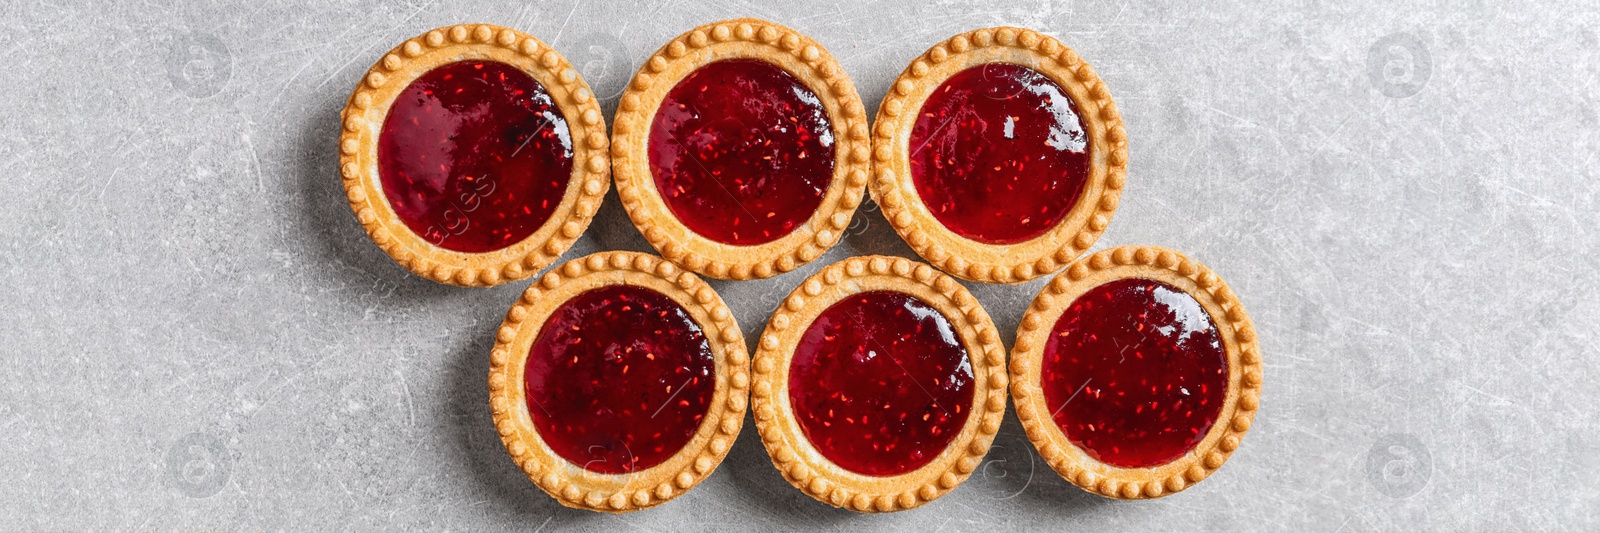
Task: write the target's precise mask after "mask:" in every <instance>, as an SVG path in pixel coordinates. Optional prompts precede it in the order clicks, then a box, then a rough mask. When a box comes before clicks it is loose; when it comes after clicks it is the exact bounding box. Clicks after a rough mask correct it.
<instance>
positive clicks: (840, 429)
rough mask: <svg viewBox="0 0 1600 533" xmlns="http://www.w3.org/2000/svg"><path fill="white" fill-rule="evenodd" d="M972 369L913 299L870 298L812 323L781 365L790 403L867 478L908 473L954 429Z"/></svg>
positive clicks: (814, 439)
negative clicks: (786, 363)
mask: <svg viewBox="0 0 1600 533" xmlns="http://www.w3.org/2000/svg"><path fill="white" fill-rule="evenodd" d="M972 388H973V383H972V366H971V363H970V362H969V361H968V360H967V350H966V348H964V347H963V346H962V344H961V341H960V340H959V339H958V338H957V337H956V334H955V331H954V329H952V328H951V326H950V322H949V321H948V320H946V319H945V317H944V315H942V314H939V311H938V310H936V309H934V308H933V307H930V306H929V305H928V304H926V303H924V302H923V301H922V300H918V299H917V298H916V297H913V296H910V295H907V294H904V293H899V292H892V291H872V292H863V293H860V294H856V295H853V296H851V297H849V298H847V299H844V300H841V301H839V302H838V303H836V304H834V305H833V306H831V307H829V308H828V309H827V310H825V311H823V312H822V314H820V315H818V316H817V319H816V320H815V321H814V322H812V323H811V326H810V328H809V329H807V330H806V333H805V336H803V337H802V338H801V339H800V344H799V345H798V346H797V347H796V349H795V354H794V359H793V361H792V362H791V363H790V367H789V404H790V406H791V407H792V408H793V409H794V415H795V418H796V419H797V420H799V422H800V428H801V429H802V430H803V431H805V434H806V438H807V439H808V440H810V441H811V444H812V445H813V446H815V447H816V448H817V451H819V452H822V455H823V456H825V457H827V458H828V460H830V461H833V462H834V463H835V464H837V465H839V466H842V467H844V468H846V469H849V470H851V471H854V472H857V473H860V474H866V475H874V476H892V475H897V474H903V473H906V472H910V471H912V470H916V469H917V468H919V467H921V466H922V465H925V464H928V462H929V461H932V460H933V459H934V458H935V457H938V456H939V454H940V453H941V452H943V451H944V449H945V447H946V446H948V445H949V444H950V440H951V439H953V438H955V436H956V434H958V433H960V432H961V426H962V425H963V424H965V423H966V421H967V414H968V411H970V410H971V408H972V394H973V392H972Z"/></svg>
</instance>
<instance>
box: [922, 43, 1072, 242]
mask: <svg viewBox="0 0 1600 533" xmlns="http://www.w3.org/2000/svg"><path fill="white" fill-rule="evenodd" d="M909 149H910V154H909V155H910V160H911V176H912V182H913V183H914V184H916V187H917V195H918V196H920V197H921V198H922V203H923V205H926V206H927V207H928V210H929V211H931V212H932V213H933V217H934V218H936V219H938V220H939V222H940V223H941V224H944V225H945V227H947V228H950V231H953V232H955V233H956V234H957V235H960V236H962V237H966V238H968V239H972V240H975V241H978V242H983V243H988V244H1014V243H1019V242H1023V241H1026V240H1029V239H1032V238H1034V237H1038V236H1040V235H1043V234H1044V233H1045V232H1048V231H1050V229H1051V228H1054V227H1055V226H1056V224H1058V223H1060V222H1061V219H1062V218H1064V217H1066V216H1067V213H1068V212H1069V211H1071V210H1072V206H1073V205H1076V204H1077V203H1078V197H1080V196H1082V195H1083V184H1084V182H1085V180H1087V179H1088V176H1089V142H1088V137H1086V136H1085V135H1084V126H1083V120H1082V119H1081V118H1080V117H1079V116H1078V105H1077V103H1076V102H1073V100H1072V97H1071V95H1068V94H1067V92H1066V91H1065V90H1063V89H1062V88H1061V86H1060V85H1057V84H1056V82H1055V81H1054V80H1051V79H1050V78H1049V77H1048V76H1045V75H1044V74H1040V73H1039V71H1037V70H1033V69H1031V68H1028V67H1024V66H1020V65H1013V64H1010V63H988V64H984V65H979V66H976V67H972V68H969V69H966V70H963V71H961V72H959V73H956V75H954V76H951V77H950V79H948V80H945V82H944V84H942V85H940V86H939V88H938V89H937V90H935V91H934V92H933V94H932V95H929V96H928V100H927V101H926V102H925V103H923V104H922V111H921V113H920V114H919V115H918V116H917V122H916V124H915V125H914V126H913V127H912V129H911V138H910V145H909Z"/></svg>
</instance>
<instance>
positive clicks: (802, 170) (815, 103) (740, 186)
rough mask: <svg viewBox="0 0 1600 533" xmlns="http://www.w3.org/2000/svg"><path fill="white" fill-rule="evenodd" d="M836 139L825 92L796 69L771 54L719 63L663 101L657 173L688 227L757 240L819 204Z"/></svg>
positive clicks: (653, 156)
mask: <svg viewBox="0 0 1600 533" xmlns="http://www.w3.org/2000/svg"><path fill="white" fill-rule="evenodd" d="M833 143H834V139H833V129H832V127H831V124H830V122H829V120H828V112H827V109H825V108H824V107H823V106H822V100H820V99H818V98H817V95H816V94H815V93H813V92H811V89H808V88H806V86H805V84H803V83H801V82H800V80H798V79H795V77H794V76H793V75H791V74H789V73H788V72H785V71H784V70H783V69H780V68H778V67H776V66H774V65H772V64H771V63H767V62H765V61H758V60H753V59H731V60H725V61H717V62H714V63H710V64H708V65H705V66H703V67H700V68H699V69H696V70H695V71H694V72H691V73H689V76H688V77H685V78H684V79H683V81H681V82H678V85H677V86H675V87H673V88H672V90H671V91H669V92H668V93H667V96H666V98H665V99H664V100H662V102H661V107H660V108H659V109H657V110H656V117H655V121H654V123H653V124H652V125H651V127H650V172H651V174H653V175H654V176H655V182H656V190H657V191H659V192H660V193H661V198H662V199H664V200H665V201H666V204H667V208H668V209H670V210H671V211H672V214H673V215H674V216H677V217H678V220H681V221H683V224H684V225H685V226H688V227H689V229H691V230H694V232H695V233H698V234H700V235H702V236H704V237H706V238H709V239H711V240H714V241H717V242H721V243H726V244H737V245H755V244H761V243H765V242H771V241H774V240H777V239H779V238H782V237H783V236H785V235H788V234H789V233H790V232H792V231H794V230H795V228H798V227H800V226H801V225H803V224H805V223H806V220H808V219H810V218H811V215H812V213H815V212H816V210H817V206H818V205H821V203H822V196H823V194H824V193H826V192H827V190H828V184H829V183H830V182H831V181H832V180H833V163H834V150H833Z"/></svg>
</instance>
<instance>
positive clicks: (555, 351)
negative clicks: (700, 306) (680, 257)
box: [524, 285, 717, 474]
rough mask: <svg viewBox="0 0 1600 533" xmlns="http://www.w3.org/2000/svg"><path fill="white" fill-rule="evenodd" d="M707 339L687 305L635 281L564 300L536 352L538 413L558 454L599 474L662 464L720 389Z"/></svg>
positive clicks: (531, 358) (530, 388) (529, 372)
mask: <svg viewBox="0 0 1600 533" xmlns="http://www.w3.org/2000/svg"><path fill="white" fill-rule="evenodd" d="M716 380H717V377H716V369H715V361H714V359H713V356H712V354H711V345H710V344H709V343H707V342H706V336H705V333H704V332H702V331H701V330H700V325H699V324H697V323H696V322H695V321H694V319H693V318H692V317H690V316H689V314H688V313H687V312H685V311H684V310H683V308H682V307H680V306H678V304H677V303H676V302H673V301H672V300H671V299H669V298H667V297H666V296H664V295H662V294H661V293H659V292H656V291H653V290H650V289H646V288H643V287H637V286H633V285H611V286H606V287H601V288H598V289H592V290H589V291H588V292H584V293H583V294H579V295H577V296H574V297H573V298H572V299H571V300H567V302H566V303H564V304H561V307H559V308H557V309H556V310H555V312H554V313H552V314H551V315H550V318H549V319H548V320H546V321H545V323H544V327H543V328H542V329H541V330H540V331H539V338H538V339H536V340H535V341H534V343H533V347H532V349H530V350H529V351H528V364H527V367H526V371H525V372H524V386H525V388H524V390H525V391H526V393H527V398H528V414H530V415H532V417H533V425H534V427H535V428H537V429H538V430H539V435H540V436H541V437H542V438H544V441H545V443H546V444H548V445H549V446H550V448H551V449H553V450H555V452H556V453H557V454H559V455H561V457H562V458H564V459H566V460H567V461H569V462H571V463H573V464H575V465H578V466H581V467H583V468H585V469H588V470H590V471H593V472H600V473H605V474H619V473H626V472H635V471H639V470H644V469H646V468H650V467H652V466H655V465H658V464H661V462H662V461H665V460H667V459H668V458H670V457H672V456H673V454H676V453H678V450H680V449H682V448H683V445H684V444H686V443H688V442H689V439H690V438H692V437H693V436H694V434H695V432H696V431H698V430H699V428H700V420H701V419H702V418H705V415H706V409H707V407H708V406H709V405H710V404H711V396H712V392H713V391H714V390H715V388H716Z"/></svg>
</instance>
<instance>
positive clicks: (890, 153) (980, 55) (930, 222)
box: [869, 27, 1128, 283]
mask: <svg viewBox="0 0 1600 533" xmlns="http://www.w3.org/2000/svg"><path fill="white" fill-rule="evenodd" d="M992 62H1006V63H1014V64H1018V65H1022V66H1025V67H1029V68H1032V69H1034V70H1037V71H1039V72H1040V73H1043V74H1044V75H1046V76H1048V77H1050V78H1051V79H1052V80H1054V81H1055V82H1056V83H1057V84H1059V85H1061V87H1062V88H1063V89H1065V90H1067V92H1068V93H1069V94H1070V95H1071V96H1072V99H1073V101H1074V102H1075V103H1077V104H1078V107H1079V112H1080V115H1079V116H1080V117H1081V118H1082V120H1083V122H1084V128H1085V131H1086V132H1087V134H1088V137H1089V142H1090V146H1091V162H1090V169H1089V177H1088V179H1087V180H1086V182H1085V184H1084V191H1083V196H1082V197H1080V198H1079V200H1078V203H1077V204H1076V205H1074V206H1073V208H1072V209H1071V210H1070V211H1069V212H1068V214H1067V216H1066V217H1064V218H1063V219H1062V220H1061V222H1059V223H1057V224H1056V226H1055V227H1054V228H1052V229H1051V230H1050V231H1048V232H1046V233H1045V234H1043V235H1040V236H1038V237H1035V238H1033V239H1031V240H1028V241H1024V242H1021V243H1017V244H1006V245H999V244H987V243H981V242H978V241H975V240H971V239H968V238H966V237H963V236H960V235H958V234H956V233H955V232H953V231H951V230H950V229H949V228H946V227H945V226H944V224H943V223H941V222H939V220H938V219H936V218H934V217H933V214H932V213H931V212H930V211H929V210H928V208H927V206H925V205H924V204H923V203H922V199H921V197H920V196H919V195H918V194H917V191H916V187H915V185H914V184H913V179H912V178H911V163H910V160H909V154H908V148H909V147H908V145H909V139H910V135H911V130H912V128H913V127H914V126H915V124H916V117H917V114H918V113H919V112H920V110H921V109H922V105H923V103H924V102H926V101H927V98H928V96H929V95H930V94H932V93H933V91H935V90H937V89H938V88H939V86H940V85H942V84H943V83H944V82H945V80H947V79H949V78H950V76H953V75H955V74H956V73H959V72H961V71H962V70H965V69H967V68H970V67H973V66H977V65H981V64H985V63H992ZM875 124H876V125H875V126H874V129H873V137H872V145H873V156H872V159H873V165H874V169H875V173H874V178H873V180H872V181H871V183H870V184H869V185H870V186H869V189H870V190H871V192H872V198H873V200H874V201H876V202H877V203H878V205H879V206H880V207H882V208H883V215H884V218H886V219H888V221H889V224H890V225H891V226H893V227H894V229H895V232H896V233H899V234H900V237H901V238H902V239H904V240H905V241H906V243H907V244H909V245H911V248H912V249H913V250H915V251H916V252H917V255H920V256H922V258H923V259H926V260H927V261H929V262H930V263H933V265H934V266H937V267H939V268H940V269H941V270H944V271H945V272H948V273H950V274H951V275H954V276H957V277H960V278H963V279H967V280H971V281H979V282H985V283H1020V282H1023V281H1027V280H1030V279H1033V278H1036V277H1039V276H1043V275H1046V274H1049V273H1052V272H1055V271H1056V270H1057V269H1059V268H1061V266H1062V265H1065V264H1067V263H1069V262H1071V261H1072V260H1073V259H1074V258H1077V257H1078V256H1079V255H1080V254H1082V253H1083V252H1084V251H1086V250H1088V249H1089V247H1090V246H1093V245H1094V242H1095V241H1096V240H1097V239H1099V238H1100V235H1101V234H1102V233H1104V232H1105V229H1106V226H1107V225H1108V224H1110V223H1111V218H1112V215H1113V214H1115V213H1116V210H1117V204H1118V201H1119V199H1120V198H1121V194H1122V188H1123V186H1124V184H1125V183H1126V180H1127V163H1128V143H1127V131H1126V130H1125V129H1124V127H1123V124H1122V115H1121V113H1120V112H1119V111H1118V110H1117V104H1116V102H1114V101H1113V100H1112V99H1111V93H1110V91H1109V90H1108V89H1107V88H1106V84H1105V82H1104V81H1102V80H1101V79H1100V76H1099V75H1097V74H1095V71H1094V68H1093V67H1091V66H1090V65H1089V63H1088V62H1086V61H1084V60H1083V59H1082V58H1080V57H1079V56H1078V53H1077V52H1076V51H1073V50H1072V49H1071V48H1068V47H1067V46H1066V45H1063V44H1061V42H1060V41H1057V40H1056V39H1055V38H1053V37H1050V36H1047V35H1042V34H1040V33H1038V32H1035V31H1033V30H1027V29H1022V28H1012V27H996V28H983V29H977V30H972V31H969V32H966V33H962V34H959V35H956V36H954V37H951V38H949V39H947V40H945V41H944V42H942V43H939V44H936V45H934V46H933V47H932V48H930V49H928V51H927V52H926V53H924V54H922V55H921V56H920V57H918V58H917V59H916V60H914V61H912V62H911V65H910V66H907V67H906V69H905V71H903V72H901V73H900V76H899V77H898V78H896V79H895V82H894V83H893V84H892V85H891V86H890V89H889V92H888V94H886V95H885V96H884V98H883V102H882V104H880V105H879V106H878V115H877V120H876V122H875Z"/></svg>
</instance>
